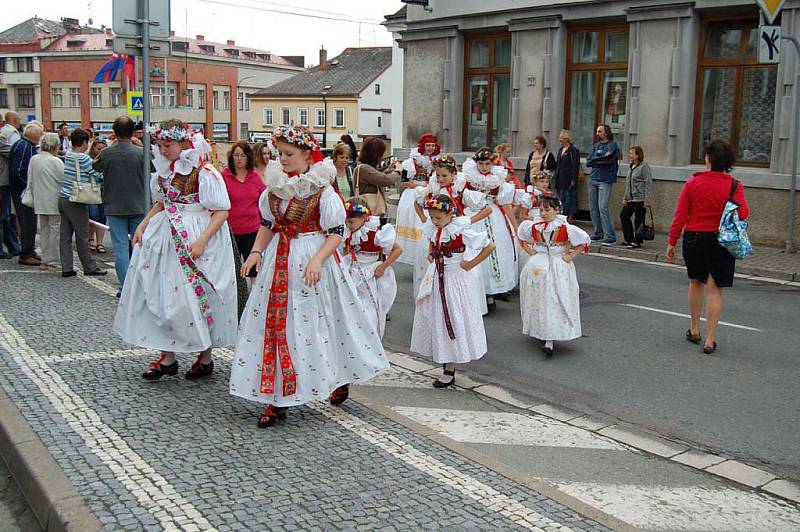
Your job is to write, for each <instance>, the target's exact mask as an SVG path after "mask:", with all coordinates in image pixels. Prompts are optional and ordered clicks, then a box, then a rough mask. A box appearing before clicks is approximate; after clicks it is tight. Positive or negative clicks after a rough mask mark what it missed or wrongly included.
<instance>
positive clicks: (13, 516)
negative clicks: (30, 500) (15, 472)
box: [0, 460, 42, 532]
mask: <svg viewBox="0 0 800 532" xmlns="http://www.w3.org/2000/svg"><path fill="white" fill-rule="evenodd" d="M41 529H42V528H41V527H40V526H39V523H38V521H36V517H34V515H33V512H31V509H30V508H28V505H27V504H26V503H25V499H24V497H23V496H22V494H21V493H20V492H19V489H18V488H17V485H16V483H14V479H13V478H12V476H11V473H9V472H8V468H7V467H6V466H5V464H4V463H3V461H2V460H0V532H38V531H40V530H41Z"/></svg>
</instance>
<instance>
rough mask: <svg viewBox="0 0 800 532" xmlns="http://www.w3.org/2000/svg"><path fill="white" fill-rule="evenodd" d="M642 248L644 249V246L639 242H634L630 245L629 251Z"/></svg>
mask: <svg viewBox="0 0 800 532" xmlns="http://www.w3.org/2000/svg"><path fill="white" fill-rule="evenodd" d="M640 247H642V245H641V244H639V243H637V242H632V243H630V244H628V249H639V248H640Z"/></svg>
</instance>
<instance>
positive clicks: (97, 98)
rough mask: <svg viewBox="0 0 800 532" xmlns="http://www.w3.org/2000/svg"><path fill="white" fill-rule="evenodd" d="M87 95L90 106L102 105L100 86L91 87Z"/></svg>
mask: <svg viewBox="0 0 800 532" xmlns="http://www.w3.org/2000/svg"><path fill="white" fill-rule="evenodd" d="M89 96H90V102H91V105H92V107H103V89H102V88H101V87H91V88H90V89H89Z"/></svg>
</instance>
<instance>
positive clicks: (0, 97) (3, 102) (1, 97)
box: [0, 89, 8, 108]
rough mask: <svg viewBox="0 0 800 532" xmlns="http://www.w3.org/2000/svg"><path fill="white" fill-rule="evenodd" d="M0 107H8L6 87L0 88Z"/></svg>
mask: <svg viewBox="0 0 800 532" xmlns="http://www.w3.org/2000/svg"><path fill="white" fill-rule="evenodd" d="M0 107H6V108H8V89H0Z"/></svg>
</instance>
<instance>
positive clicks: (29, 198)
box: [20, 178, 33, 209]
mask: <svg viewBox="0 0 800 532" xmlns="http://www.w3.org/2000/svg"><path fill="white" fill-rule="evenodd" d="M20 201H21V202H22V204H23V205H25V206H26V207H30V208H31V209H33V191H32V190H31V182H30V178H29V179H28V186H26V187H25V190H23V191H22V197H21V198H20Z"/></svg>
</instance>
